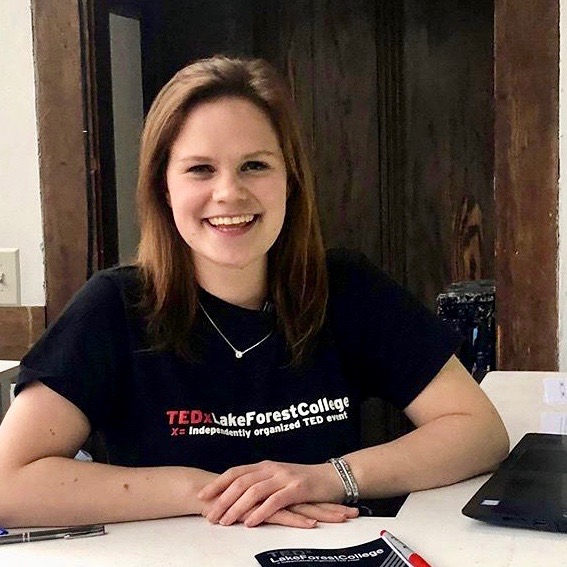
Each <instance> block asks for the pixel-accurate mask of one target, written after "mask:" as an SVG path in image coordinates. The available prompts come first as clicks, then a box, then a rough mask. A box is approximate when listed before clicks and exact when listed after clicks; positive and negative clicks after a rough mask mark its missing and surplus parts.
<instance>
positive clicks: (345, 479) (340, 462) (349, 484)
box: [327, 457, 358, 504]
mask: <svg viewBox="0 0 567 567" xmlns="http://www.w3.org/2000/svg"><path fill="white" fill-rule="evenodd" d="M327 462H328V463H331V464H332V465H333V466H334V467H335V470H336V471H337V474H338V475H339V477H340V479H341V481H342V483H343V486H344V489H345V499H344V503H345V504H356V503H357V502H358V484H357V482H356V479H355V478H354V475H353V474H352V471H351V470H350V467H349V465H348V463H347V462H346V461H345V460H344V459H343V458H342V457H338V458H335V457H333V458H332V459H329V460H328V461H327Z"/></svg>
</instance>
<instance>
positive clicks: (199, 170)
mask: <svg viewBox="0 0 567 567" xmlns="http://www.w3.org/2000/svg"><path fill="white" fill-rule="evenodd" d="M213 171H214V169H213V166H212V165H208V164H199V165H192V166H191V167H190V168H189V169H188V170H187V172H188V173H196V174H203V173H213Z"/></svg>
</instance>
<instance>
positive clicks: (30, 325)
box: [0, 306, 45, 360]
mask: <svg viewBox="0 0 567 567" xmlns="http://www.w3.org/2000/svg"><path fill="white" fill-rule="evenodd" d="M0 329H2V330H1V332H0V359H2V360H20V359H21V358H22V356H24V354H25V353H26V352H27V351H28V350H29V348H30V347H31V346H32V345H33V343H34V342H35V341H36V340H37V339H38V338H39V336H40V335H41V333H42V332H43V330H44V329H45V307H28V306H22V307H0Z"/></svg>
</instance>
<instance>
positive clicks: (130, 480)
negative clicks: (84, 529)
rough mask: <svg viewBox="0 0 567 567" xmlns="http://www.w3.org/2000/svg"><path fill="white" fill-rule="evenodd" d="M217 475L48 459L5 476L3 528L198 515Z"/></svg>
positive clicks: (0, 499) (0, 504) (0, 487)
mask: <svg viewBox="0 0 567 567" xmlns="http://www.w3.org/2000/svg"><path fill="white" fill-rule="evenodd" d="M215 477H216V475H215V474H214V473H210V472H206V471H203V470H199V469H194V468H184V467H155V468H153V467H152V468H127V467H118V466H113V465H106V464H101V463H89V462H82V461H76V460H73V459H68V458H65V457H45V458H42V459H38V460H37V461H34V462H32V463H29V464H27V465H25V466H21V467H18V468H17V469H16V468H15V469H13V470H7V469H6V468H5V469H4V470H2V471H0V479H1V482H0V525H5V526H8V527H10V526H47V525H49V526H52V525H53V526H56V525H71V524H90V523H99V522H101V523H103V522H121V521H129V520H143V519H151V518H161V517H168V516H182V515H188V514H198V513H200V512H201V509H202V507H203V503H202V502H200V501H199V500H198V499H197V497H196V494H197V493H198V492H199V490H200V489H201V488H202V487H203V486H204V485H205V484H206V483H207V482H210V481H211V480H212V479H214V478H215Z"/></svg>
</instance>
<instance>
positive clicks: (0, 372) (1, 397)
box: [0, 360, 20, 421]
mask: <svg viewBox="0 0 567 567" xmlns="http://www.w3.org/2000/svg"><path fill="white" fill-rule="evenodd" d="M19 364H20V363H19V362H18V361H17V360H0V421H2V417H4V414H5V413H6V411H7V409H8V406H9V405H10V385H11V384H12V382H13V381H14V380H15V378H16V375H17V374H18V366H19Z"/></svg>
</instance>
